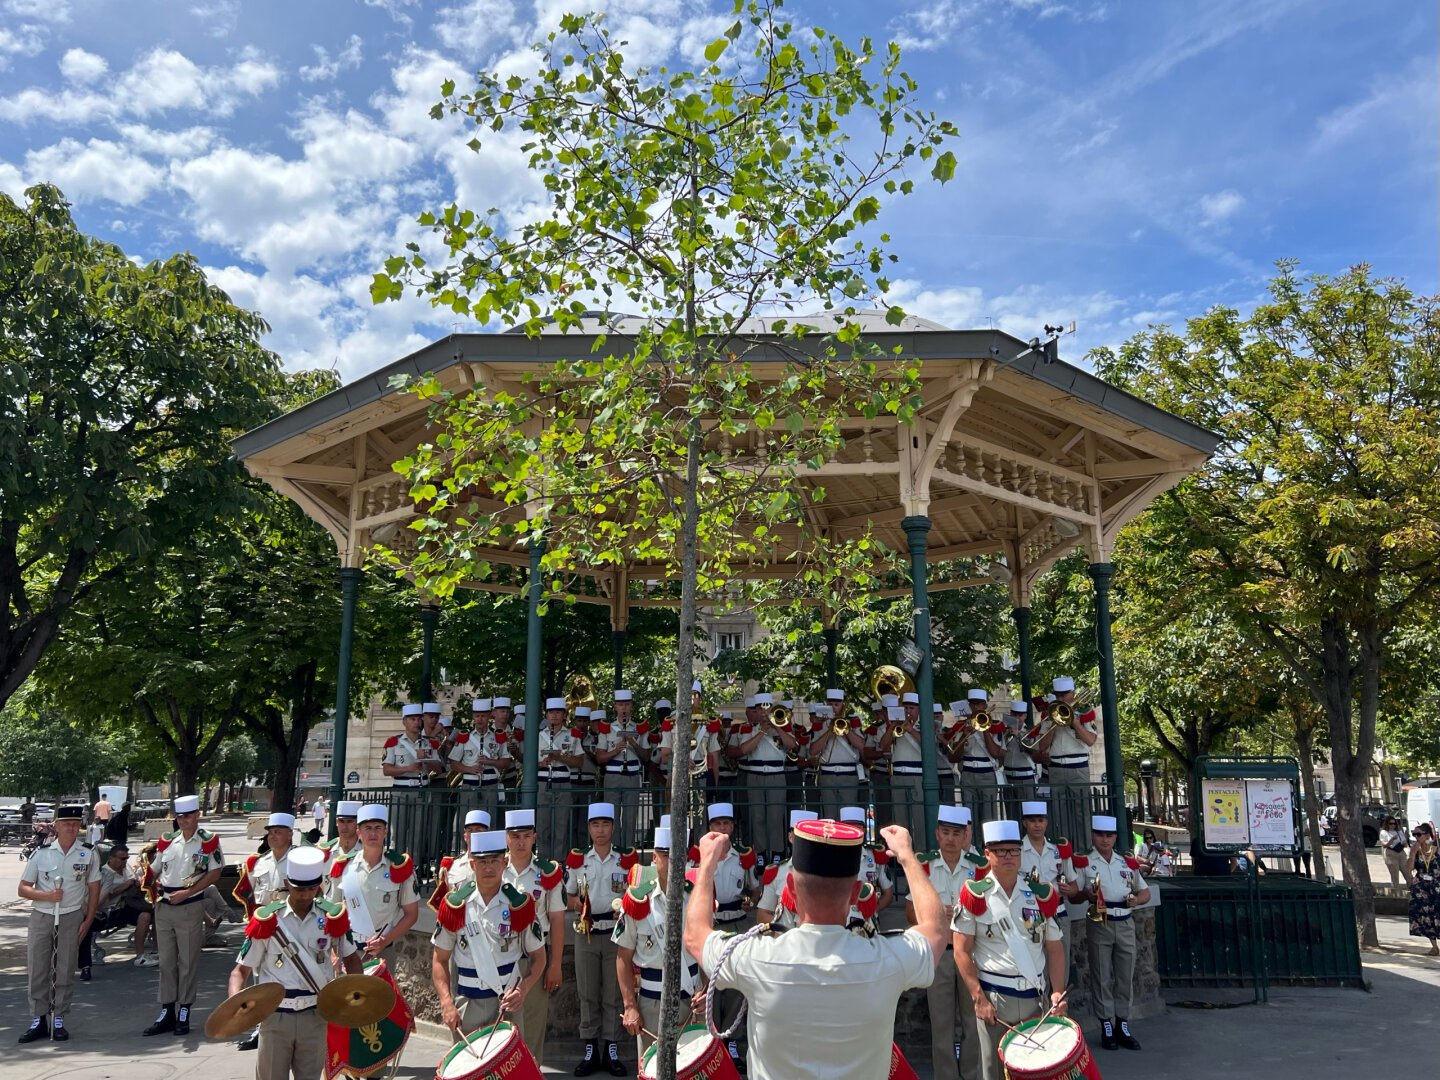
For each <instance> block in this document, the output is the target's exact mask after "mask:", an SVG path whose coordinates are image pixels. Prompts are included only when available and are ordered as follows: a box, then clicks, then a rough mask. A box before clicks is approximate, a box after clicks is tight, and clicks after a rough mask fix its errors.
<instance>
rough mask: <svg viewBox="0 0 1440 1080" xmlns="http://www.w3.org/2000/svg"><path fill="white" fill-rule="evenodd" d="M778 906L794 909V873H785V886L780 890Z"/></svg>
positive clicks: (792, 910)
mask: <svg viewBox="0 0 1440 1080" xmlns="http://www.w3.org/2000/svg"><path fill="white" fill-rule="evenodd" d="M780 906H781V907H783V908H784V909H785V910H786V911H789V912H792V913H793V912H794V911H795V875H794V874H793V873H792V874H786V875H785V887H784V888H783V889H781V890H780Z"/></svg>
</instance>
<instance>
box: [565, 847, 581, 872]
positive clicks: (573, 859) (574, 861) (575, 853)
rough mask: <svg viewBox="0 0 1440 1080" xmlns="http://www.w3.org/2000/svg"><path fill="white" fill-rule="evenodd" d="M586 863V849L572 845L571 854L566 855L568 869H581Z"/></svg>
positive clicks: (566, 867)
mask: <svg viewBox="0 0 1440 1080" xmlns="http://www.w3.org/2000/svg"><path fill="white" fill-rule="evenodd" d="M584 865H585V851H584V849H583V848H578V847H572V848H571V849H570V854H568V855H566V856H565V869H566V870H579V869H580V868H581V867H582V866H584Z"/></svg>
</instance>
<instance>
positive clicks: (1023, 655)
mask: <svg viewBox="0 0 1440 1080" xmlns="http://www.w3.org/2000/svg"><path fill="white" fill-rule="evenodd" d="M1010 618H1012V619H1014V620H1015V633H1016V636H1017V637H1019V639H1020V700H1021V701H1023V702H1025V707H1026V708H1029V707H1030V609H1029V608H1028V607H1017V608H1012V609H1011V611H1010Z"/></svg>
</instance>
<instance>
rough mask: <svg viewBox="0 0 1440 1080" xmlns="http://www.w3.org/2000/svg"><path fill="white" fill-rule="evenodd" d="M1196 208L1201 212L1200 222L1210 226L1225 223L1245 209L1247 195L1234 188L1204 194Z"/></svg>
mask: <svg viewBox="0 0 1440 1080" xmlns="http://www.w3.org/2000/svg"><path fill="white" fill-rule="evenodd" d="M1196 209H1197V210H1198V211H1199V212H1200V224H1202V225H1205V226H1207V227H1209V228H1214V227H1215V226H1217V225H1223V224H1225V222H1227V221H1229V220H1230V219H1231V218H1232V217H1234V216H1235V215H1236V214H1238V213H1239V212H1240V211H1241V210H1243V209H1245V196H1244V195H1241V194H1240V193H1239V192H1238V191H1235V190H1234V189H1233V188H1226V189H1225V190H1224V191H1216V192H1214V193H1212V194H1210V195H1202V196H1201V197H1200V201H1199V203H1198V204H1197V205H1196Z"/></svg>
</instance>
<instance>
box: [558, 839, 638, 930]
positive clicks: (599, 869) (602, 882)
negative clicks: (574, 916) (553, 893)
mask: <svg viewBox="0 0 1440 1080" xmlns="http://www.w3.org/2000/svg"><path fill="white" fill-rule="evenodd" d="M628 873H629V872H628V871H626V870H623V869H621V867H620V853H619V852H618V851H616V850H615V849H614V848H613V847H612V848H611V849H610V854H608V855H606V856H605V857H604V858H601V857H600V856H599V855H597V854H596V853H595V849H594V848H591V849H590V850H589V851H587V852H585V862H584V864H583V865H582V866H581V867H580V868H579V869H578V870H570V871H567V872H566V874H565V892H566V893H567V894H568V895H570V896H579V895H580V881H581V879H582V878H583V879H584V881H585V889H586V893H587V895H588V896H589V897H590V918H591V920H592V921H593V923H594V925H595V928H596V929H598V930H605V931H607V932H608V931H609V930H610V928H611V927H613V926H614V925H615V912H614V910H613V909H612V908H611V906H610V905H611V903H612V902H613V901H614V900H617V899H619V897H620V894H621V893H623V892H624V891H625V885H626V881H625V879H626V877H627V875H628Z"/></svg>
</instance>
